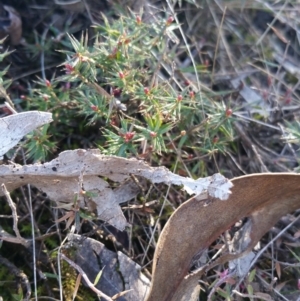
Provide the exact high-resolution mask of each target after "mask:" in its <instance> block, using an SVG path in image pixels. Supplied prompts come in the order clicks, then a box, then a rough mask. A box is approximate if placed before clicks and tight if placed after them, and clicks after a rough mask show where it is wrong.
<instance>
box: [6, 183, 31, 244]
mask: <svg viewBox="0 0 300 301" xmlns="http://www.w3.org/2000/svg"><path fill="white" fill-rule="evenodd" d="M1 189H2V191H3V193H4V195H5V197H6V199H7V202H8V205H9V207H10V209H11V212H12V216H13V221H14V224H13V230H14V232H15V234H16V236H17V238H18V239H19V240H20V242H21V243H22V244H24V243H25V242H27V241H26V239H24V238H23V237H22V236H21V234H20V232H19V229H18V214H17V209H16V205H15V203H14V202H13V201H12V199H11V197H10V194H9V192H8V190H7V189H6V187H5V184H4V183H2V184H1Z"/></svg>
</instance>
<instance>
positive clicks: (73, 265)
mask: <svg viewBox="0 0 300 301" xmlns="http://www.w3.org/2000/svg"><path fill="white" fill-rule="evenodd" d="M60 257H61V258H62V259H63V260H65V261H66V262H68V263H69V264H70V265H71V266H72V267H73V268H74V269H76V270H77V271H78V272H79V274H80V275H81V276H82V277H83V279H84V280H85V282H86V284H87V285H88V286H89V288H90V289H91V290H92V291H94V292H95V293H96V294H97V295H98V296H100V297H102V298H104V299H105V300H108V301H113V299H112V298H110V297H109V296H107V295H105V294H104V293H102V292H101V291H99V290H98V289H97V288H96V287H95V286H94V284H93V283H92V282H91V281H90V280H89V278H88V276H87V275H86V273H85V272H84V271H83V270H82V268H81V267H80V266H79V265H77V264H76V263H75V262H73V261H72V260H70V259H69V258H68V257H67V256H65V255H64V254H63V253H60Z"/></svg>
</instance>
